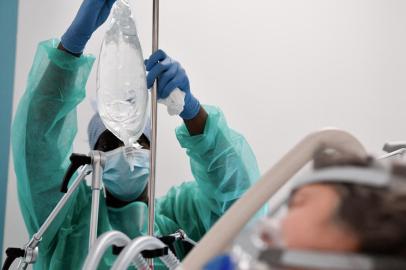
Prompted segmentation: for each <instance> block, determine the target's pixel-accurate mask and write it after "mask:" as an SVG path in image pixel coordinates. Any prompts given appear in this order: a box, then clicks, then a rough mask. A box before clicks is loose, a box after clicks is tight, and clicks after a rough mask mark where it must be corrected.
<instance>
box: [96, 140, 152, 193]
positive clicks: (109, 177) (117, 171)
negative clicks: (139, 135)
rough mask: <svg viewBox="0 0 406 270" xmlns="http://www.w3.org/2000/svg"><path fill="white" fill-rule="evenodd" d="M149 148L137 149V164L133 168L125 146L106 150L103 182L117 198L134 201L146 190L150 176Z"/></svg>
mask: <svg viewBox="0 0 406 270" xmlns="http://www.w3.org/2000/svg"><path fill="white" fill-rule="evenodd" d="M149 153H150V152H149V150H147V149H137V150H136V151H135V154H134V156H135V162H134V164H135V166H134V169H133V170H131V168H130V165H129V164H128V162H127V160H126V159H125V156H124V147H120V148H117V149H114V150H112V151H109V152H106V153H105V154H106V164H105V166H104V171H103V182H104V185H105V187H106V188H107V190H108V191H109V192H110V193H111V194H112V195H113V196H114V197H116V198H117V199H120V200H123V201H132V200H135V199H137V198H138V197H139V196H140V195H141V193H142V192H143V191H144V189H145V187H146V185H147V183H148V178H149Z"/></svg>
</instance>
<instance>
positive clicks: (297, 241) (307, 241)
mask: <svg viewBox="0 0 406 270" xmlns="http://www.w3.org/2000/svg"><path fill="white" fill-rule="evenodd" d="M339 202H340V197H339V194H338V193H337V192H336V191H335V189H334V188H333V187H332V186H329V185H328V184H312V185H307V186H304V187H302V188H300V189H298V190H297V191H296V192H295V193H294V194H293V195H292V196H291V199H290V202H289V209H288V212H287V214H286V216H285V217H284V218H283V219H282V221H281V230H280V233H281V237H282V240H283V243H284V245H285V246H286V247H287V248H292V249H313V250H329V251H356V250H357V249H358V241H357V238H356V237H355V235H354V234H353V233H352V232H351V231H350V230H349V229H348V228H346V227H345V226H344V225H343V224H339V222H338V221H337V219H336V218H335V211H336V209H337V207H338V205H339ZM269 243H270V244H272V243H271V241H270V242H269Z"/></svg>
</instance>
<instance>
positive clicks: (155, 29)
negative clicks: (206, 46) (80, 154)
mask: <svg viewBox="0 0 406 270" xmlns="http://www.w3.org/2000/svg"><path fill="white" fill-rule="evenodd" d="M152 10H153V18H152V51H153V52H155V51H157V50H158V43H159V0H153V7H152ZM157 89H158V81H155V83H154V84H153V86H152V89H151V105H152V106H151V129H152V132H151V141H150V151H151V155H150V174H149V181H148V235H149V236H154V224H155V177H156V151H157V141H156V140H157V121H158V106H157V105H158V104H157V101H158V93H157ZM148 263H149V265H151V266H153V260H149V261H148Z"/></svg>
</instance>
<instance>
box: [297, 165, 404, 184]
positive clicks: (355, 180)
mask: <svg viewBox="0 0 406 270" xmlns="http://www.w3.org/2000/svg"><path fill="white" fill-rule="evenodd" d="M398 178H399V177H397V176H395V175H393V174H392V173H391V171H390V170H389V168H386V167H380V168H376V167H375V168H361V167H356V166H339V167H329V168H326V169H320V170H316V171H315V172H313V173H312V174H309V175H306V176H303V177H300V178H298V179H296V180H294V182H293V189H297V188H299V187H302V186H305V185H309V184H315V183H347V184H358V185H364V186H371V187H377V188H385V187H390V186H391V185H392V184H394V183H395V182H396V183H397V182H399V181H397V180H398Z"/></svg>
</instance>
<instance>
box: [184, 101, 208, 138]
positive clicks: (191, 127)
mask: <svg viewBox="0 0 406 270" xmlns="http://www.w3.org/2000/svg"><path fill="white" fill-rule="evenodd" d="M183 121H184V122H185V125H186V127H187V129H188V131H189V134H190V135H191V136H194V135H199V134H203V132H204V128H205V126H206V121H207V112H206V110H205V109H204V108H203V106H200V110H199V112H198V113H197V115H196V116H195V117H194V118H192V119H189V120H183Z"/></svg>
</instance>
